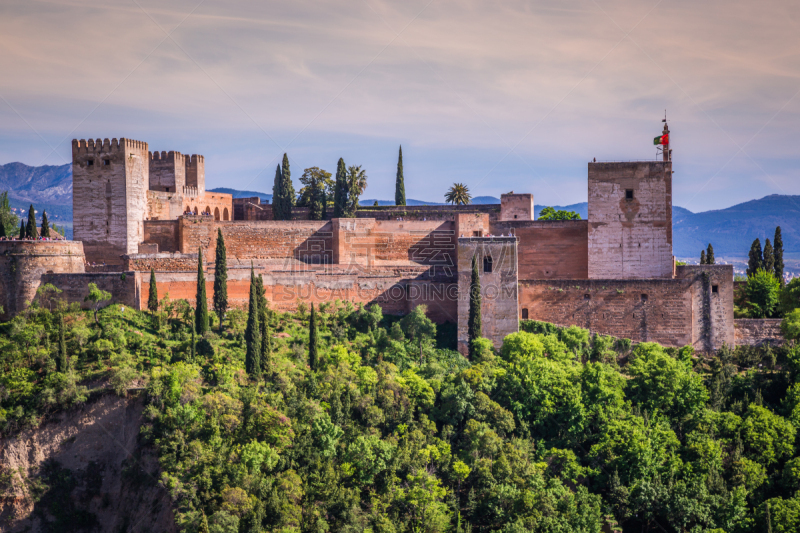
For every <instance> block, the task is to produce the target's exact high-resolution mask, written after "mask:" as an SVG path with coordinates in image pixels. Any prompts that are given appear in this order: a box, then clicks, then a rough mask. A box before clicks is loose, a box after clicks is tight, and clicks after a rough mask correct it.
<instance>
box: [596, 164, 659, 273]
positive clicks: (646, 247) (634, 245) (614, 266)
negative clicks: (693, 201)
mask: <svg viewBox="0 0 800 533" xmlns="http://www.w3.org/2000/svg"><path fill="white" fill-rule="evenodd" d="M626 191H630V195H632V198H627V196H628V193H626ZM588 240H589V277H590V278H594V279H612V278H617V279H619V278H629V279H634V278H639V279H642V278H644V279H647V278H670V277H672V163H671V162H656V161H652V162H639V163H589V237H588Z"/></svg>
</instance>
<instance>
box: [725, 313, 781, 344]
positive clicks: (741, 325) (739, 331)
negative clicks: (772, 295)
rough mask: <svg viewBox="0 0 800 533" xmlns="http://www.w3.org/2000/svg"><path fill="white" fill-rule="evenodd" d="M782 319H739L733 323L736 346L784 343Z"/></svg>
mask: <svg viewBox="0 0 800 533" xmlns="http://www.w3.org/2000/svg"><path fill="white" fill-rule="evenodd" d="M781 322H782V320H781V319H780V318H737V319H735V320H734V321H733V324H734V335H735V339H736V345H737V346H740V345H745V346H762V345H764V344H771V345H773V346H776V345H780V344H783V343H784V338H783V335H782V334H781Z"/></svg>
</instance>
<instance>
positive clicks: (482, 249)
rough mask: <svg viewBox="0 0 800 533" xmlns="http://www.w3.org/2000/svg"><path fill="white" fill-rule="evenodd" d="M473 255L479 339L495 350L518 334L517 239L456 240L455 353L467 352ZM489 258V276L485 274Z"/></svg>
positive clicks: (487, 273) (484, 238)
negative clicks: (478, 295)
mask: <svg viewBox="0 0 800 533" xmlns="http://www.w3.org/2000/svg"><path fill="white" fill-rule="evenodd" d="M475 254H477V255H478V258H479V261H478V269H479V272H480V279H481V321H482V324H481V326H482V328H483V336H484V337H486V338H487V339H490V340H491V341H492V343H493V344H494V346H495V347H496V348H499V347H500V346H501V345H502V344H503V339H504V338H505V337H506V335H509V334H511V333H514V332H516V331H518V330H519V300H518V290H517V239H516V238H515V237H483V238H460V239H458V295H459V297H458V349H459V351H460V352H461V353H464V354H466V353H467V352H468V350H469V343H468V335H467V333H468V319H469V294H470V285H471V282H472V257H473V255H475ZM486 258H491V272H486V270H487V269H486V268H485V261H486Z"/></svg>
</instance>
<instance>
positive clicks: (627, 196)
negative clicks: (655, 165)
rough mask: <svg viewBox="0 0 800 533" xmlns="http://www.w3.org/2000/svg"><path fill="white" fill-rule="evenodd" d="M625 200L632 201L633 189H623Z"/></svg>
mask: <svg viewBox="0 0 800 533" xmlns="http://www.w3.org/2000/svg"><path fill="white" fill-rule="evenodd" d="M625 199H626V200H633V189H625Z"/></svg>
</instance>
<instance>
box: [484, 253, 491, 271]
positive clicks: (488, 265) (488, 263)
mask: <svg viewBox="0 0 800 533" xmlns="http://www.w3.org/2000/svg"><path fill="white" fill-rule="evenodd" d="M483 271H484V272H485V273H486V274H491V273H492V256H490V255H487V256H486V257H484V258H483Z"/></svg>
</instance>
